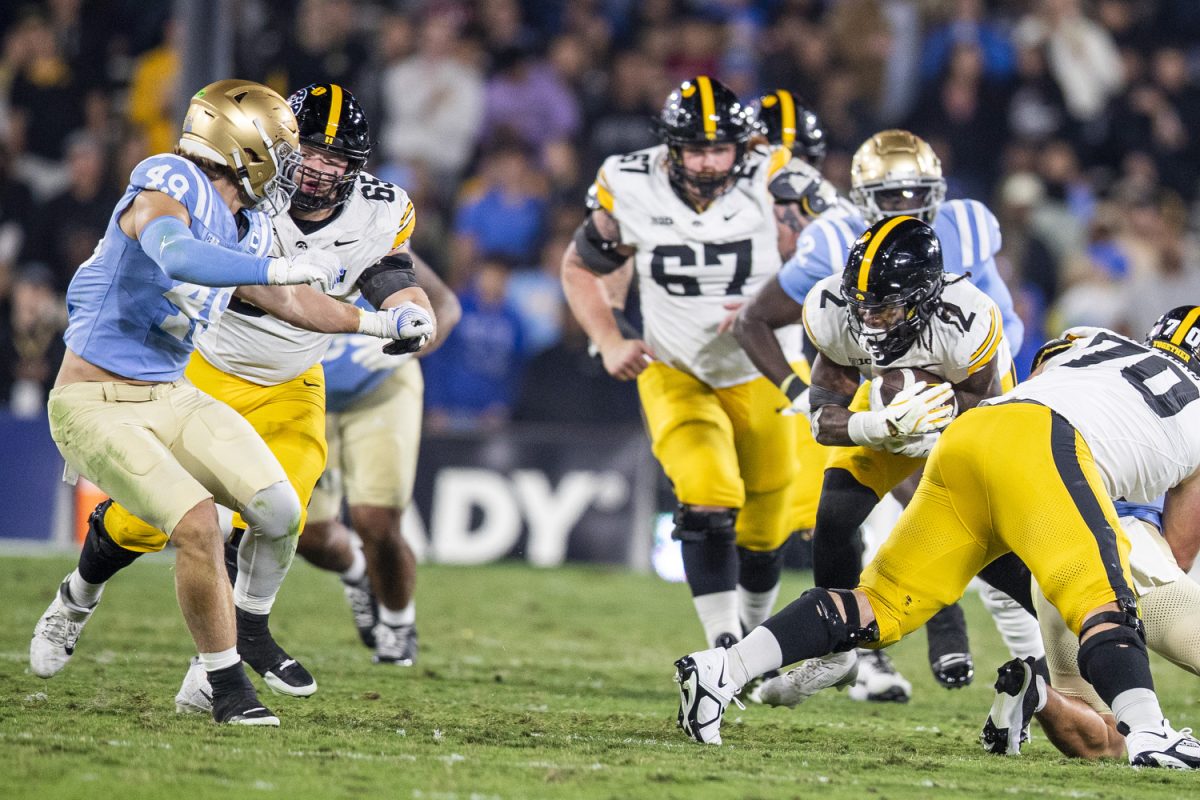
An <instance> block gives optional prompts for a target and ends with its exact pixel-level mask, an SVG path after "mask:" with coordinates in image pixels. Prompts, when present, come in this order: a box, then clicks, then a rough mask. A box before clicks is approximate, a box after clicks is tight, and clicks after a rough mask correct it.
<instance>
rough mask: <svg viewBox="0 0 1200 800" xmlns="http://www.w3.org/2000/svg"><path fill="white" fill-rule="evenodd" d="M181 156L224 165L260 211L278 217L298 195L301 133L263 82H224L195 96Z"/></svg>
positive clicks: (286, 108)
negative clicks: (297, 180) (195, 157)
mask: <svg viewBox="0 0 1200 800" xmlns="http://www.w3.org/2000/svg"><path fill="white" fill-rule="evenodd" d="M179 152H180V153H181V154H185V155H192V156H198V157H200V158H206V159H208V160H209V161H214V162H216V163H217V164H224V165H225V166H227V167H229V169H231V170H232V171H233V173H234V175H235V176H236V179H237V184H238V186H239V187H240V188H241V190H242V191H243V192H244V193H245V194H246V195H247V196H248V197H249V198H250V200H251V201H252V202H253V205H254V208H261V209H263V210H265V211H268V212H270V213H271V215H275V214H279V213H282V212H283V211H285V210H286V209H287V207H288V203H289V202H290V201H291V197H292V193H293V192H295V191H296V184H295V182H294V180H293V175H294V173H295V171H296V167H297V166H298V165H299V164H300V134H299V130H298V128H297V125H296V117H295V115H293V114H292V109H291V107H290V106H289V105H288V104H287V101H286V100H284V99H283V98H282V97H280V96H279V94H278V93H277V92H275V91H274V90H273V89H270V88H268V87H266V86H263V85H262V84H260V83H254V82H253V81H243V80H236V79H230V80H223V81H217V82H216V83H210V84H209V85H208V86H205V87H204V88H203V89H201V90H200V91H198V92H196V94H195V95H193V96H192V100H191V102H190V103H189V104H188V109H187V116H185V117H184V119H183V134H182V135H181V136H180V137H179Z"/></svg>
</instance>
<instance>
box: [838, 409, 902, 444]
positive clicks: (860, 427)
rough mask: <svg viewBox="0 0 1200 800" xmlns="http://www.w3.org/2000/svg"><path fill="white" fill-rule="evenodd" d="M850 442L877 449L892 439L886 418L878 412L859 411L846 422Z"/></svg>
mask: <svg viewBox="0 0 1200 800" xmlns="http://www.w3.org/2000/svg"><path fill="white" fill-rule="evenodd" d="M846 433H847V434H848V435H849V436H850V441H852V442H854V443H855V444H858V445H862V446H863V447H874V448H879V447H880V446H881V445H883V443H884V442H886V441H887V440H888V439H890V438H891V437H892V433H891V431H890V430H889V429H888V423H887V417H885V416H884V415H883V414H881V413H880V412H878V411H859V412H857V413H854V414H851V415H850V419H849V420H847V421H846Z"/></svg>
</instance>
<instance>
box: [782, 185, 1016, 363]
mask: <svg viewBox="0 0 1200 800" xmlns="http://www.w3.org/2000/svg"><path fill="white" fill-rule="evenodd" d="M868 227H869V226H868V225H867V223H866V220H864V219H863V217H862V214H861V213H859V211H858V209H857V208H855V207H854V206H853V205H851V204H850V203H848V202H844V201H843V202H842V203H839V204H838V205H837V206H835V207H834V208H832V209H830V210H829V211H826V212H825V213H823V214H821V216H819V217H817V219H815V220H814V221H813V222H812V224H810V225H809V226H808V227H807V228H805V229H804V231H803V233H801V234H800V237H799V239H797V241H796V254H795V255H794V256H792V257H791V258H790V259H788V261H787V263H785V264H784V265H783V268H782V269H781V270H780V272H779V283H780V285H781V286H782V287H783V290H784V291H785V292H787V294H788V296H789V297H791V298H792V299H793V300H795V301H796V302H797V303H799V304H801V305H803V304H804V298H805V296H807V295H808V291H809V290H810V289H812V287H813V286H815V285H816V283H817V281H819V280H821V279H822V278H827V277H829V276H830V275H832V274H833V273H835V272H838V271H839V270H841V269H843V268H844V267H845V266H846V258H847V256H849V255H850V248H851V246H852V245H853V244H854V240H855V239H857V238H858V237H859V236H861V235H862V233H863V232H864V231H866V230H867V228H868ZM933 230H934V232H935V233H937V236H938V239H939V240H940V241H941V243H942V259H943V267H942V269H943V270H944V271H945V272H949V273H952V274H954V275H963V274H965V273H967V272H970V273H971V283H973V284H975V285H976V286H978V287H979V288H980V289H981V290H982V291H983V292H984V294H986V295H987V296H988V297H990V298H992V300H994V301H995V302H996V305H997V306H999V307H1000V314H1001V316H1002V317H1003V319H1004V335H1005V336H1006V337H1007V338H1008V344H1009V348H1010V349H1011V350H1012V352H1014V353H1015V352H1017V351H1018V350H1020V349H1021V341H1022V340H1023V339H1024V338H1025V325H1024V323H1022V322H1021V318H1020V317H1018V316H1017V312H1016V310H1015V309H1014V308H1013V301H1012V295H1011V294H1009V292H1008V287H1007V286H1005V285H1004V280H1003V279H1002V278H1001V277H1000V273H999V272H997V271H996V253H997V252H998V251H999V250H1000V224H999V223H998V222H996V217H995V216H993V215H992V212H991V211H989V210H988V208H987V206H985V205H984V204H983V203H980V202H979V201H977V200H950V201H948V202H945V203H942V205H941V207H940V208H939V209H938V213H937V216H936V217H935V218H934V220H933Z"/></svg>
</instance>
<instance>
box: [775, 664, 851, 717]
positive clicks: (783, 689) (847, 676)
mask: <svg viewBox="0 0 1200 800" xmlns="http://www.w3.org/2000/svg"><path fill="white" fill-rule="evenodd" d="M858 662H859V658H858V653H857V652H855V651H854V650H850V651H847V652H845V653H830V654H829V655H827V656H822V657H821V658H810V659H808V660H807V661H805V662H804V663H802V664H801V665H800V666H798V667H796V668H795V669H793V670H791V671H789V672H787V673H785V674H783V675H780V676H779V677H777V678H772V679H771V680H769V681H767V682H766V683H764V684H763V685H762V686H761V687H759V689H758V696H759V698H761V700H762V702H763V703H764V704H765V705H768V706H786V707H787V708H795V707H796V706H798V705H800V704H801V703H803V702H804V701H805V700H807V699H808V698H810V697H812V696H813V695H814V694H816V693H817V692H820V691H822V690H824V689H829V688H836V689H839V690H840V689H844V688H845V687H847V686H850V685H852V684H853V683H854V681H855V680H856V679H857V678H858Z"/></svg>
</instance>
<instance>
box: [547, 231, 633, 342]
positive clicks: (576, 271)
mask: <svg viewBox="0 0 1200 800" xmlns="http://www.w3.org/2000/svg"><path fill="white" fill-rule="evenodd" d="M562 284H563V293H564V294H565V295H566V297H567V305H568V306H569V307H570V308H571V313H572V314H574V315H575V319H576V320H578V322H579V326H580V327H581V328H583V331H584V333H586V334H587V335H588V338H590V339H591V340H592V341H593V342H595V343H596V344H597V345H598V346H600V347H604V346H605V345H607V344H610V343H612V342H615V341H617V340H619V339H621V338H622V336H621V331H620V329H619V328H618V327H617V322H616V319H615V318H614V317H613V313H612V307H611V306H610V305H609V299H608V291H607V290H606V289H605V287H604V283H603V282H602V280H601V279H600V277H599V276H597V275H596V274H595V273H594V272H592V271H591V270H589V269H588V268H587V267H585V266H583V261H582V260H581V259H580V258H579V257H578V256H577V255H576V254H575V246H574V245H573V244H572V245H571V246H569V247H568V248H567V253H566V255H565V256H564V257H563V268H562Z"/></svg>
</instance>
